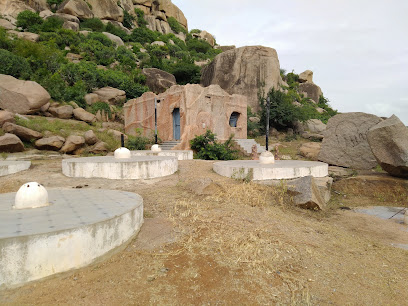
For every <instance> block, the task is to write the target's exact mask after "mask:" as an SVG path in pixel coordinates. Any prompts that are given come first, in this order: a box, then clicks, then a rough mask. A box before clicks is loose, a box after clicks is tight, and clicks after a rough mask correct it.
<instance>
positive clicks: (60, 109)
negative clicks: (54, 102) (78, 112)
mask: <svg viewBox="0 0 408 306" xmlns="http://www.w3.org/2000/svg"><path fill="white" fill-rule="evenodd" d="M48 112H50V113H51V114H52V115H53V116H54V117H57V118H59V119H69V118H71V117H72V115H73V113H74V108H73V107H72V106H71V105H62V106H57V107H50V108H49V109H48Z"/></svg>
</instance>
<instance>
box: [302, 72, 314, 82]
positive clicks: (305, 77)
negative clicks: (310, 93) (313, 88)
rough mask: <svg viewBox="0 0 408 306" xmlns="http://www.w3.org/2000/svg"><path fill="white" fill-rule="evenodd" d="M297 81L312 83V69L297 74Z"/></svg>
mask: <svg viewBox="0 0 408 306" xmlns="http://www.w3.org/2000/svg"><path fill="white" fill-rule="evenodd" d="M299 83H313V71H311V70H306V71H303V72H302V73H301V74H299Z"/></svg>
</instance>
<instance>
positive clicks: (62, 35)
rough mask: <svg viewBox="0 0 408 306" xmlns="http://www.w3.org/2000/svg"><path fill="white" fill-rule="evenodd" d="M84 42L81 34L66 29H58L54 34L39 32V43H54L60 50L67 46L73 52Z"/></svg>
mask: <svg viewBox="0 0 408 306" xmlns="http://www.w3.org/2000/svg"><path fill="white" fill-rule="evenodd" d="M84 40H85V37H84V36H83V35H82V34H80V33H77V32H74V31H72V30H68V29H58V30H57V31H56V32H55V33H54V32H40V41H44V42H54V43H55V44H56V45H57V46H58V47H59V48H60V49H62V50H63V49H65V47H66V46H69V47H70V48H71V49H72V51H73V52H75V51H77V49H78V45H79V44H80V43H81V42H82V41H84Z"/></svg>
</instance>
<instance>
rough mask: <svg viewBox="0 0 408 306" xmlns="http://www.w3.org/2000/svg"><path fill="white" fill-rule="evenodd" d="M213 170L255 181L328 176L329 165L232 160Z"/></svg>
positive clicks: (295, 161) (289, 161) (232, 176)
mask: <svg viewBox="0 0 408 306" xmlns="http://www.w3.org/2000/svg"><path fill="white" fill-rule="evenodd" d="M213 170H214V171H215V172H216V173H218V174H220V175H222V176H226V177H231V178H236V179H249V180H254V181H261V180H281V179H293V178H298V177H304V176H309V175H311V176H314V177H325V176H327V175H328V165H327V164H325V163H321V162H311V161H300V160H277V161H275V163H274V164H261V163H259V161H257V160H232V161H224V162H218V163H214V165H213Z"/></svg>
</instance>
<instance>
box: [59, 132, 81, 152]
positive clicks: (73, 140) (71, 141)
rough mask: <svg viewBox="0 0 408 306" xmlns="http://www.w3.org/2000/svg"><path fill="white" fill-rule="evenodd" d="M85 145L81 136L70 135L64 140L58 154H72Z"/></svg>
mask: <svg viewBox="0 0 408 306" xmlns="http://www.w3.org/2000/svg"><path fill="white" fill-rule="evenodd" d="M84 144H85V138H84V137H82V136H75V135H70V136H68V137H67V139H66V140H65V143H64V145H63V146H62V148H61V150H60V152H62V153H72V152H74V151H76V150H78V149H79V148H81V147H83V146H84Z"/></svg>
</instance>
